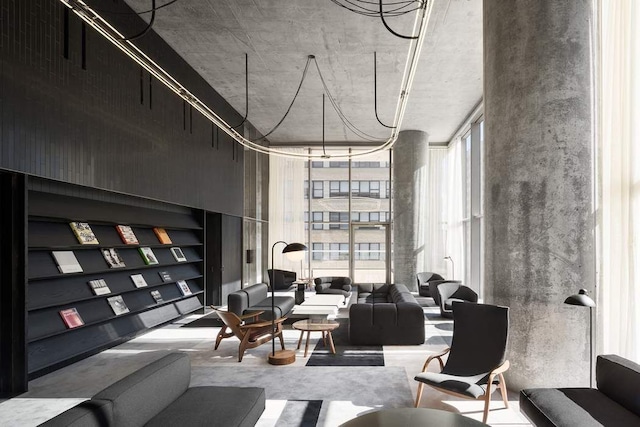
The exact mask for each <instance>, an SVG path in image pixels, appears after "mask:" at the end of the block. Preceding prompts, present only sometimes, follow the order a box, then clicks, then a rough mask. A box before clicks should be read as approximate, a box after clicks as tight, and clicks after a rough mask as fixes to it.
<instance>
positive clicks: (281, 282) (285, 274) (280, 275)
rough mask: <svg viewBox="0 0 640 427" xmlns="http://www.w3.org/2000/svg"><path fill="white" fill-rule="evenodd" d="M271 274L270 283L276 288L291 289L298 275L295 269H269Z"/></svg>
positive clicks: (268, 272)
mask: <svg viewBox="0 0 640 427" xmlns="http://www.w3.org/2000/svg"><path fill="white" fill-rule="evenodd" d="M267 274H269V284H273V289H274V290H276V291H277V290H285V291H286V290H289V289H292V288H293V287H294V285H293V282H295V281H296V279H297V277H298V275H297V274H296V273H295V271H287V270H278V269H276V270H271V269H269V270H267Z"/></svg>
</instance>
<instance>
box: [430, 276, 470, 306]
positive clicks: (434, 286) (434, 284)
mask: <svg viewBox="0 0 640 427" xmlns="http://www.w3.org/2000/svg"><path fill="white" fill-rule="evenodd" d="M443 283H460V284H461V283H462V282H461V281H460V280H432V281H430V282H429V294H430V296H431V298H433V300H434V301H435V303H436V305H438V306H440V295H439V294H438V286H440V285H441V284H443Z"/></svg>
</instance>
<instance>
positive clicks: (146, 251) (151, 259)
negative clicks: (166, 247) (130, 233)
mask: <svg viewBox="0 0 640 427" xmlns="http://www.w3.org/2000/svg"><path fill="white" fill-rule="evenodd" d="M138 251H139V252H140V255H142V259H143V260H144V263H145V264H147V265H155V264H158V258H156V255H155V254H154V253H153V251H152V250H151V248H138Z"/></svg>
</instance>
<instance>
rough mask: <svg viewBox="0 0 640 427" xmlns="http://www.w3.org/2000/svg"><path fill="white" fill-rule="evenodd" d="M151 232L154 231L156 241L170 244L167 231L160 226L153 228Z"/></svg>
mask: <svg viewBox="0 0 640 427" xmlns="http://www.w3.org/2000/svg"><path fill="white" fill-rule="evenodd" d="M153 232H154V233H156V237H158V241H159V242H160V243H162V244H164V245H170V244H171V243H173V242H171V238H169V235H168V234H167V231H166V230H165V229H164V228H160V227H155V228H154V229H153Z"/></svg>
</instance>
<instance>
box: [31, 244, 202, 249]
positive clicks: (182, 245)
mask: <svg viewBox="0 0 640 427" xmlns="http://www.w3.org/2000/svg"><path fill="white" fill-rule="evenodd" d="M198 246H203V244H202V243H188V244H180V245H174V244H171V245H163V244H161V243H157V244H155V245H139V244H136V245H125V244H124V243H123V244H120V245H80V244H78V245H76V246H31V247H29V251H65V250H66V251H78V250H86V249H108V248H115V249H137V248H151V249H158V248H175V247H178V248H187V247H198Z"/></svg>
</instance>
